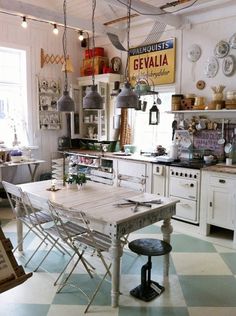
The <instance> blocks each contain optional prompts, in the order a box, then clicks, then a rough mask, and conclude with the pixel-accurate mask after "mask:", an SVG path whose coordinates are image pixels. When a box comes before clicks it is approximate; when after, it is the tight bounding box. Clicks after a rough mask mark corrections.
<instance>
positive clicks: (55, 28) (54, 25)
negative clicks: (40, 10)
mask: <svg viewBox="0 0 236 316" xmlns="http://www.w3.org/2000/svg"><path fill="white" fill-rule="evenodd" d="M58 33H59V31H58V28H57V25H56V24H53V34H55V35H58Z"/></svg>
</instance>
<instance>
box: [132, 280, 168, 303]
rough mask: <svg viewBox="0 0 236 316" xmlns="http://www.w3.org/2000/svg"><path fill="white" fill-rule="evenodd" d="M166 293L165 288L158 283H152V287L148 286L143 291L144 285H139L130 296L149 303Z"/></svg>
mask: <svg viewBox="0 0 236 316" xmlns="http://www.w3.org/2000/svg"><path fill="white" fill-rule="evenodd" d="M164 291H165V288H164V286H162V285H160V284H159V283H158V282H155V281H151V283H150V286H146V287H145V289H143V287H142V285H141V284H140V285H138V286H137V287H135V288H134V289H133V290H131V291H130V294H131V295H132V296H134V297H136V298H138V299H140V300H143V301H145V302H149V301H151V300H153V299H154V298H155V297H157V296H159V295H161V293H162V292H164Z"/></svg>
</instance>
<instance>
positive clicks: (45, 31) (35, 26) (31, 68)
mask: <svg viewBox="0 0 236 316" xmlns="http://www.w3.org/2000/svg"><path fill="white" fill-rule="evenodd" d="M20 24H21V18H20V17H14V16H8V15H4V14H1V13H0V46H9V47H15V48H26V49H27V51H28V55H27V57H28V69H27V76H28V78H27V79H28V106H29V113H28V114H29V117H28V118H29V131H30V135H31V139H30V144H31V145H38V146H39V150H37V151H35V152H34V156H35V157H36V158H40V159H44V160H46V163H45V164H42V165H41V166H40V168H39V174H40V173H42V172H45V171H50V159H51V152H55V151H56V150H57V138H58V137H59V136H63V135H66V133H67V131H66V120H65V114H63V128H62V129H61V130H59V131H56V130H55V131H54V130H53V131H50V130H39V124H38V100H37V76H40V77H45V78H55V79H61V82H62V86H63V73H62V72H61V67H62V65H61V64H58V65H57V64H53V65H52V64H47V65H45V66H44V67H43V68H41V67H40V50H41V48H43V49H44V51H45V53H48V54H50V55H51V54H54V55H57V54H59V55H63V50H62V33H63V28H59V35H58V36H55V35H54V34H53V33H52V29H53V27H52V26H51V25H50V24H45V23H40V22H34V21H28V24H29V25H28V28H27V29H23V28H22V27H21V25H20ZM67 39H68V40H67V42H68V48H67V50H68V54H69V55H70V57H71V59H72V62H73V66H74V69H75V72H74V73H73V74H69V75H68V79H69V82H72V80H73V82H76V78H77V77H78V75H79V66H80V63H81V59H82V50H81V48H80V45H79V43H78V40H77V34H76V32H75V31H73V30H70V29H68V31H67ZM4 171H5V173H6V172H7V173H8V175H9V177H13V170H10V169H8V170H7V171H6V170H4ZM19 177H20V179H21V180H22V181H27V180H28V179H29V177H28V171H27V169H24V168H22V171H21V172H19V176H17V178H16V177H15V181H16V182H17V181H18V179H19Z"/></svg>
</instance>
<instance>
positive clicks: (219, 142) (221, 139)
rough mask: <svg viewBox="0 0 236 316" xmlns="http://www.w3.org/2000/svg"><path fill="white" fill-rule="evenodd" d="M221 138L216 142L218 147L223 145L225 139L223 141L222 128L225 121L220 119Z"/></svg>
mask: <svg viewBox="0 0 236 316" xmlns="http://www.w3.org/2000/svg"><path fill="white" fill-rule="evenodd" d="M221 126H222V127H221V138H220V139H219V140H218V144H219V145H223V144H224V143H225V139H224V126H225V120H224V119H222V124H221Z"/></svg>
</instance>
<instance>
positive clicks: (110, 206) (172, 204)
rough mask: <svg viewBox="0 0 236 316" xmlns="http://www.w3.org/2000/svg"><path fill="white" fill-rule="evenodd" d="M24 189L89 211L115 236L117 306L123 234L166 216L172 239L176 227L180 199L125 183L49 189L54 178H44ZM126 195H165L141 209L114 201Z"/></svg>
mask: <svg viewBox="0 0 236 316" xmlns="http://www.w3.org/2000/svg"><path fill="white" fill-rule="evenodd" d="M19 186H20V187H21V188H22V190H23V191H25V192H30V193H32V194H36V195H37V196H39V197H41V198H42V203H43V202H45V201H47V200H48V199H50V200H51V201H54V202H56V203H60V204H62V205H63V206H65V207H73V208H77V209H78V210H83V211H84V212H86V214H87V216H89V218H90V219H91V220H92V221H93V224H94V225H95V227H96V229H97V230H99V231H101V232H103V233H106V234H109V235H110V236H111V238H112V246H111V249H110V254H111V258H112V289H111V302H112V306H113V307H117V306H118V304H119V293H120V292H119V290H120V258H121V256H122V247H121V242H120V238H121V237H122V236H124V235H126V234H128V233H131V232H134V231H136V230H138V229H140V228H143V227H145V226H148V225H150V224H153V223H156V222H158V221H161V220H163V225H162V227H161V230H162V233H163V239H164V240H165V241H167V242H170V234H171V233H172V231H173V229H172V226H171V224H170V220H171V216H172V215H174V214H175V208H176V203H177V202H178V200H177V199H174V198H165V197H160V196H157V195H153V194H148V193H143V192H142V193H139V192H137V191H132V190H130V189H127V188H123V187H112V186H109V185H105V184H101V183H95V182H88V183H87V184H86V186H85V188H84V189H82V190H80V191H78V190H71V189H67V188H66V187H62V186H58V187H59V188H60V190H59V191H56V192H52V191H48V190H47V188H50V186H51V181H50V180H46V181H40V182H33V183H26V184H21V185H19ZM124 198H129V199H131V198H132V199H135V200H138V201H149V200H153V199H158V198H161V200H162V202H163V203H162V204H152V206H151V207H150V208H148V207H145V206H139V207H138V211H137V212H133V211H132V208H133V207H132V206H126V207H117V206H115V205H114V204H116V203H118V202H124ZM21 234H22V228H21V227H20V225H19V224H18V240H20V239H19V238H21V236H22V235H21ZM168 271H169V255H166V256H165V262H164V274H165V275H166V276H167V275H168Z"/></svg>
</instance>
